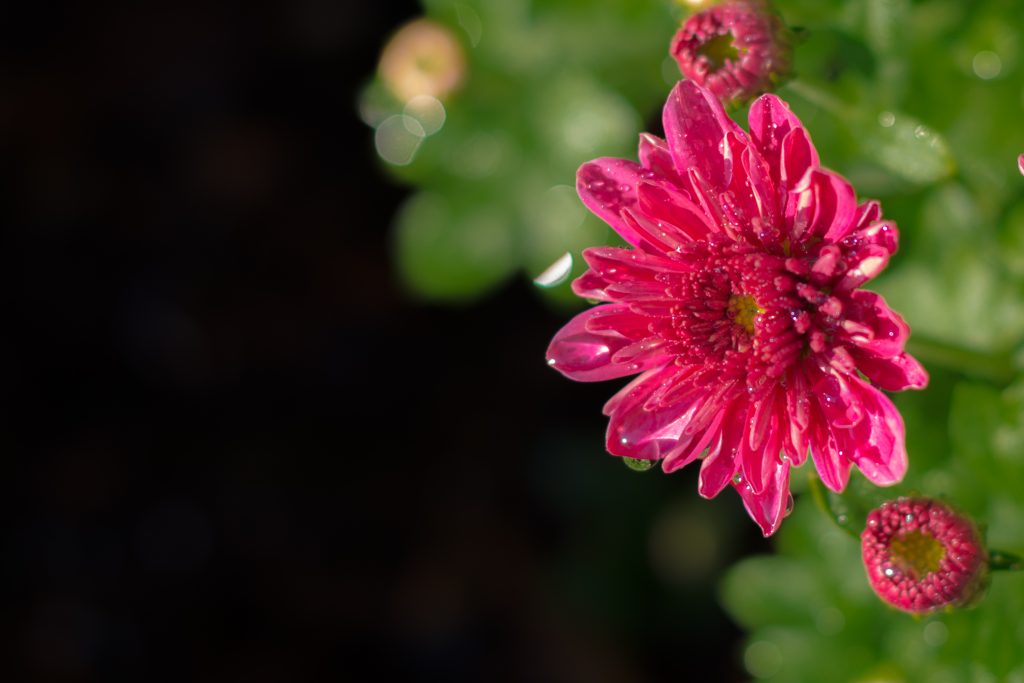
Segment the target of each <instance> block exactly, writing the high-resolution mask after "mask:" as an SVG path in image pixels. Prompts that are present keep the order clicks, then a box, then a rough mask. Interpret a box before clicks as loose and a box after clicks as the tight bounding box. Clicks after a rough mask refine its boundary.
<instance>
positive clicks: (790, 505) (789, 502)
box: [782, 493, 796, 517]
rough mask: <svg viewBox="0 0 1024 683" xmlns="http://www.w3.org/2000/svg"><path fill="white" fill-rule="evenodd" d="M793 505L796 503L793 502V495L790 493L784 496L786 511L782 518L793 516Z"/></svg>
mask: <svg viewBox="0 0 1024 683" xmlns="http://www.w3.org/2000/svg"><path fill="white" fill-rule="evenodd" d="M795 504H796V502H795V501H794V500H793V494H792V493H790V494H787V495H786V511H785V512H783V513H782V516H783V517H789V516H790V515H791V514H793V506H794V505H795Z"/></svg>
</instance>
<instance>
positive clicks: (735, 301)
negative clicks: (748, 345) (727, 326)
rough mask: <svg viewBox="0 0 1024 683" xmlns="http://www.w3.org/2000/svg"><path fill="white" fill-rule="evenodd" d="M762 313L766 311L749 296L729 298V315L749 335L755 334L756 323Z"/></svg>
mask: <svg viewBox="0 0 1024 683" xmlns="http://www.w3.org/2000/svg"><path fill="white" fill-rule="evenodd" d="M761 313H764V309H763V308H761V307H760V306H758V305H757V302H756V301H754V297H752V296H750V295H749V294H734V295H733V296H731V297H730V298H729V315H730V317H732V320H733V322H734V323H736V324H737V325H739V326H740V327H742V328H743V329H744V330H746V331H747V334H754V321H755V320H756V319H757V316H758V315H760V314H761Z"/></svg>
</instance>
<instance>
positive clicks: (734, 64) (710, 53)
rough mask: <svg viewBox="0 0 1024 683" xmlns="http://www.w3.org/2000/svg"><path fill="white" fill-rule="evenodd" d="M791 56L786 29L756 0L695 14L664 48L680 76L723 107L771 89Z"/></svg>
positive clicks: (785, 70)
mask: <svg viewBox="0 0 1024 683" xmlns="http://www.w3.org/2000/svg"><path fill="white" fill-rule="evenodd" d="M791 52H792V41H791V39H790V34H789V31H788V30H787V29H786V27H785V26H784V25H783V24H782V21H781V20H780V19H779V17H778V15H776V14H775V13H774V12H773V11H772V10H771V9H770V8H769V7H768V6H767V4H766V3H765V2H761V1H759V0H731V1H729V2H726V3H724V4H721V5H716V6H714V7H711V8H709V9H706V10H703V11H701V12H697V13H696V14H694V15H693V16H691V17H690V18H689V19H687V20H686V22H685V23H684V24H683V26H682V28H680V29H679V31H678V32H676V35H675V37H674V38H673V39H672V44H671V46H670V47H669V54H671V55H672V57H673V58H675V60H676V62H678V64H679V70H680V71H682V73H683V75H684V76H686V77H687V78H689V79H690V80H693V81H696V82H697V84H698V85H703V86H704V87H706V88H708V89H709V90H710V91H711V92H713V93H714V94H715V95H716V96H717V97H718V99H720V100H721V101H722V102H725V103H727V104H728V103H742V102H748V101H750V100H751V99H752V98H754V97H756V96H757V95H760V94H761V93H764V92H767V91H769V90H772V89H773V88H774V86H775V85H776V84H777V83H778V82H779V81H780V80H782V79H783V78H784V77H785V75H786V74H787V73H788V72H789V68H790V54H791Z"/></svg>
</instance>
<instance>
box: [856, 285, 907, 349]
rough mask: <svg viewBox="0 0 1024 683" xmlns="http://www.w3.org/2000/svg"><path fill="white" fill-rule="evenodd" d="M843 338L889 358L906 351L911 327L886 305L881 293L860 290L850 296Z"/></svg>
mask: <svg viewBox="0 0 1024 683" xmlns="http://www.w3.org/2000/svg"><path fill="white" fill-rule="evenodd" d="M849 300H850V301H852V302H853V303H854V304H855V305H853V306H849V307H848V310H847V312H846V317H845V320H843V323H842V330H843V331H842V332H841V333H840V335H839V336H840V337H841V338H842V339H844V340H845V341H848V342H850V343H852V344H853V345H855V346H857V347H860V348H861V349H863V350H865V351H868V352H869V353H872V354H874V355H875V356H881V357H883V358H890V357H892V356H896V355H899V354H900V353H902V352H903V346H904V344H906V341H907V337H909V336H910V326H909V325H907V323H906V322H905V321H904V320H903V318H901V317H900V316H899V314H897V313H896V312H895V311H893V310H892V309H891V308H889V305H888V304H887V303H885V299H883V298H882V295H881V294H876V293H875V292H869V291H867V290H863V289H861V290H857V291H855V292H852V293H851V294H850V297H849Z"/></svg>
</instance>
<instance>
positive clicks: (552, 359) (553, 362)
mask: <svg viewBox="0 0 1024 683" xmlns="http://www.w3.org/2000/svg"><path fill="white" fill-rule="evenodd" d="M557 362H558V361H556V360H555V359H554V358H548V365H550V366H551V367H555V363H557Z"/></svg>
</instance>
